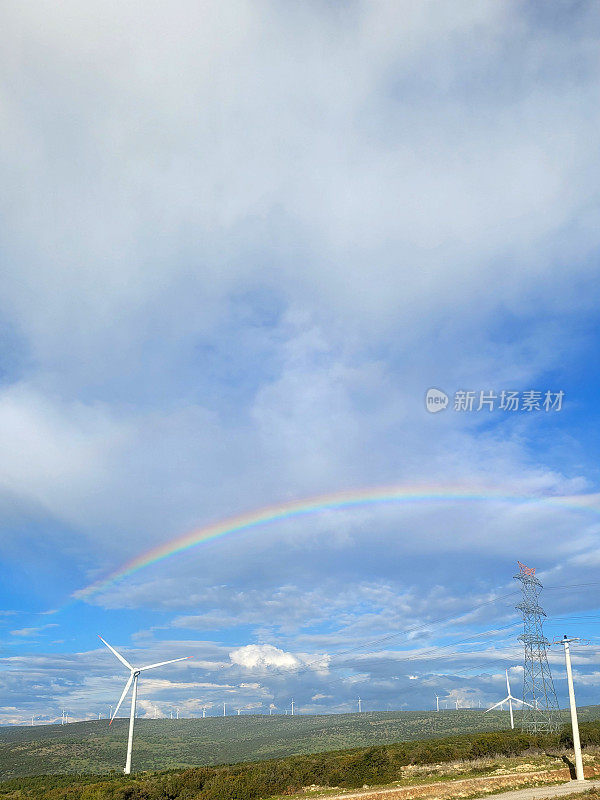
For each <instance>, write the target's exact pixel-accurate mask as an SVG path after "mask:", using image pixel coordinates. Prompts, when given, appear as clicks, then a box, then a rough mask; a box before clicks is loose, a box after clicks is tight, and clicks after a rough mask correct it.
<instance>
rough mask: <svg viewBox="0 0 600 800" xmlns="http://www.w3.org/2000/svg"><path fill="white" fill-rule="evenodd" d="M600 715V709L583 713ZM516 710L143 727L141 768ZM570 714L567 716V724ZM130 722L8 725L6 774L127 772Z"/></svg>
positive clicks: (141, 723) (500, 721)
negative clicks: (127, 742) (125, 767)
mask: <svg viewBox="0 0 600 800" xmlns="http://www.w3.org/2000/svg"><path fill="white" fill-rule="evenodd" d="M580 718H581V719H582V720H585V719H594V718H600V707H598V706H594V707H588V708H587V709H580ZM507 721H508V712H506V711H505V712H501V711H498V712H491V713H489V714H484V713H483V712H481V711H478V710H474V709H473V710H470V709H461V710H459V711H441V712H440V713H439V714H437V713H435V712H418V711H411V712H387V713H383V712H382V713H363V714H335V715H323V716H294V717H290V716H287V717H285V716H273V717H268V716H267V717H265V716H250V715H248V716H240V717H225V718H223V717H210V718H208V717H207V718H206V719H184V720H145V719H141V720H138V721H137V722H136V734H135V744H134V769H135V770H136V771H141V770H159V769H169V768H177V767H188V766H201V765H204V766H208V765H218V764H232V763H239V762H244V761H259V760H265V759H271V758H283V757H285V756H289V755H294V754H296V755H300V754H310V753H319V752H326V751H332V750H342V749H348V748H356V747H366V746H371V745H381V744H391V743H395V742H402V741H407V740H413V739H424V738H427V737H440V736H449V735H453V734H461V733H476V732H482V731H486V730H488V731H493V730H501V729H503V728H506V725H507ZM566 721H567V717H565V722H566ZM127 725H128V720H126V719H119V720H115V722H114V723H113V725H112V726H111V727H110V728H108V725H107V722H106V720H100V721H98V720H96V721H93V722H82V723H71V724H69V725H64V726H62V725H46V726H37V727H29V726H27V727H7V728H0V777H1V778H2V779H3V780H6V779H7V778H11V777H19V776H27V775H41V774H53V773H54V774H64V773H74V774H89V773H96V774H106V773H109V772H110V771H111V770H115V771H117V772H120V771H121V770H122V768H123V763H124V759H125V748H126V741H127Z"/></svg>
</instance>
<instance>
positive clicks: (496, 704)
mask: <svg viewBox="0 0 600 800" xmlns="http://www.w3.org/2000/svg"><path fill="white" fill-rule="evenodd" d="M504 672H505V673H506V690H507V692H508V694H507V696H506V697H505V698H504V699H503V700H500V702H499V703H494V705H493V706H490V707H489V708H488V709H486V712H485V713H486V714H487V712H488V711H491V710H492V709H493V708H498V706H500V708H501V709H504V703H506V701H507V700H508V709H509V711H510V727H511V728H512V729H513V730H514V727H515V721H514V719H513V707H512V704H513V702H514V703H522V704H523V705H525V706H531V703H526V702H525V701H524V700H519V698H518V697H513V696H512V694H511V693H510V683H509V682H508V670H507V669H505V670H504Z"/></svg>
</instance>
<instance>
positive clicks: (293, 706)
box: [292, 697, 294, 717]
mask: <svg viewBox="0 0 600 800" xmlns="http://www.w3.org/2000/svg"><path fill="white" fill-rule="evenodd" d="M293 716H294V698H293V697H292V717H293Z"/></svg>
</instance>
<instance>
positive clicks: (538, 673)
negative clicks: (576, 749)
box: [514, 561, 560, 733]
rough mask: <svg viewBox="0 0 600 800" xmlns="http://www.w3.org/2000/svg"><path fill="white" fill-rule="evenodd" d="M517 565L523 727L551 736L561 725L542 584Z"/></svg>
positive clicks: (521, 566)
mask: <svg viewBox="0 0 600 800" xmlns="http://www.w3.org/2000/svg"><path fill="white" fill-rule="evenodd" d="M517 563H518V565H519V574H518V575H515V576H514V577H515V579H516V580H518V581H521V588H522V590H523V600H522V601H521V602H520V603H519V605H517V606H516V608H517V610H518V611H520V612H521V614H522V615H523V633H522V634H521V635H520V636H519V639H520V640H521V641H522V642H523V645H524V647H525V665H524V666H525V671H524V673H523V712H522V716H521V720H522V722H521V727H522V729H523V730H524V731H526V732H527V733H551V732H553V731H557V730H558V728H559V726H560V711H559V707H558V701H557V699H556V692H555V691H554V683H553V682H552V673H551V672H550V665H549V664H548V656H547V653H546V651H547V649H548V647H549V646H550V642H549V641H548V640H547V639H546V637H545V636H544V631H543V627H542V618H543V617H545V616H546V613H545V611H544V609H543V608H542V607H541V606H540V604H539V593H540V590H541V589H542V584H541V583H540V581H539V580H538V579H537V578H536V577H535V569H534V568H532V567H526V566H525V565H524V564H521V562H520V561H518V562H517Z"/></svg>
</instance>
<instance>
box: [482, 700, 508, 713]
mask: <svg viewBox="0 0 600 800" xmlns="http://www.w3.org/2000/svg"><path fill="white" fill-rule="evenodd" d="M507 700H508V697H505V698H504V700H500V702H499V703H495V704H494V705H493V706H490V707H489V708H487V709H486V710H485V713H486V714H487V712H488V711H491V710H492V709H493V708H498V706H501V705H502V703H506V701H507Z"/></svg>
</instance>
